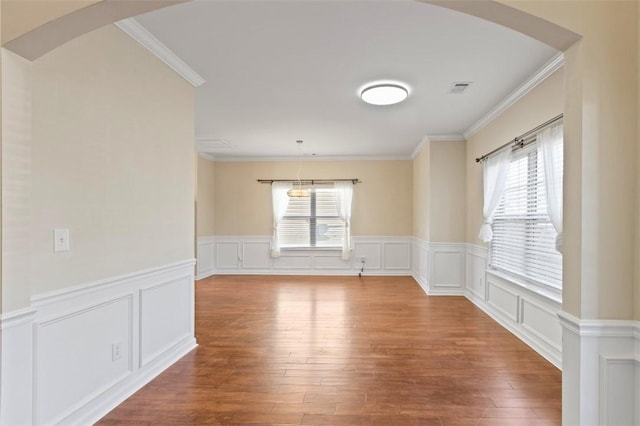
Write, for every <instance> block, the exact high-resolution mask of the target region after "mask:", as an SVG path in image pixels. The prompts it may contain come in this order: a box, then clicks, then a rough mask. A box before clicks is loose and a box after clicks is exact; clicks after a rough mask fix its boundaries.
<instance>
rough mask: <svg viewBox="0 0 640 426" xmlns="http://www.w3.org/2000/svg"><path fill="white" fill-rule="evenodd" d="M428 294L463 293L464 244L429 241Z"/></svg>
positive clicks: (464, 272) (464, 270)
mask: <svg viewBox="0 0 640 426" xmlns="http://www.w3.org/2000/svg"><path fill="white" fill-rule="evenodd" d="M430 252H431V279H430V280H429V288H430V294H447V295H463V294H464V287H465V274H466V267H465V255H466V248H465V245H464V244H445V243H431V245H430Z"/></svg>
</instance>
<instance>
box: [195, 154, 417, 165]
mask: <svg viewBox="0 0 640 426" xmlns="http://www.w3.org/2000/svg"><path fill="white" fill-rule="evenodd" d="M200 155H202V153H200ZM210 155H211V154H210ZM212 157H213V155H212ZM407 160H411V157H409V156H406V155H404V156H401V155H397V156H396V155H394V156H390V155H389V156H382V155H381V156H375V155H369V156H363V155H357V156H356V155H354V156H349V155H345V156H308V157H307V156H305V157H303V158H302V161H407ZM215 161H218V162H221V163H225V162H228V163H241V162H260V161H264V162H267V161H300V158H298V157H295V156H288V157H286V156H282V157H276V156H273V157H269V156H264V157H256V156H252V157H249V156H247V157H242V156H215Z"/></svg>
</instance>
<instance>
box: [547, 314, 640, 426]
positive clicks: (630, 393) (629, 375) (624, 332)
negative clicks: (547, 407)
mask: <svg viewBox="0 0 640 426" xmlns="http://www.w3.org/2000/svg"><path fill="white" fill-rule="evenodd" d="M558 316H559V318H560V321H561V324H562V330H563V336H562V337H563V354H565V355H567V359H568V360H570V361H571V362H570V365H569V363H568V365H567V368H565V369H564V370H563V374H562V380H563V396H565V407H567V406H568V407H569V409H568V410H567V409H565V410H563V424H585V425H591V424H593V425H595V424H601V425H637V424H640V321H624V320H581V319H578V318H576V317H574V316H573V315H570V314H568V313H566V312H562V311H561V312H560V313H559V315H558Z"/></svg>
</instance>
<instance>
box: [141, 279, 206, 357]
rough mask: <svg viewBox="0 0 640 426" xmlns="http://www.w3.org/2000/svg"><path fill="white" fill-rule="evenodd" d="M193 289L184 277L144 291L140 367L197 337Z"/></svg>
mask: <svg viewBox="0 0 640 426" xmlns="http://www.w3.org/2000/svg"><path fill="white" fill-rule="evenodd" d="M192 287H193V280H191V279H190V277H182V278H179V279H175V280H171V281H167V282H165V283H161V284H158V285H154V286H152V287H148V288H143V289H140V367H144V366H145V365H147V364H148V363H149V362H151V361H153V360H154V359H156V358H157V357H159V356H161V355H162V354H164V353H166V351H167V350H168V349H169V348H171V347H172V346H174V345H176V344H178V343H179V342H181V341H183V340H188V339H191V338H193V335H194V329H193V319H194V316H193V314H194V313H193V310H192V306H193V297H194V296H193V291H191V289H192Z"/></svg>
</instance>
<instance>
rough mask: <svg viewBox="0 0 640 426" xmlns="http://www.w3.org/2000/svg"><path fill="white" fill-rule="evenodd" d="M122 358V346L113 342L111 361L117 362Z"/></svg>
mask: <svg viewBox="0 0 640 426" xmlns="http://www.w3.org/2000/svg"><path fill="white" fill-rule="evenodd" d="M120 358H122V344H121V343H120V342H113V343H112V344H111V361H117V360H119V359H120Z"/></svg>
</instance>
